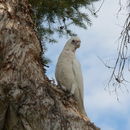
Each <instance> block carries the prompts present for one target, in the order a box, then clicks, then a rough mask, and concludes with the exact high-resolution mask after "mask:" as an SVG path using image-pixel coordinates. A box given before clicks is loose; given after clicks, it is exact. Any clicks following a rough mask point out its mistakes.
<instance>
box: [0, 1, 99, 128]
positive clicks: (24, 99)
mask: <svg viewBox="0 0 130 130" xmlns="http://www.w3.org/2000/svg"><path fill="white" fill-rule="evenodd" d="M41 53H42V48H41V46H40V43H39V40H38V37H37V35H36V31H35V25H34V24H33V21H32V19H31V17H30V5H29V4H28V1H27V0H0V130H98V128H97V127H96V126H95V125H94V124H93V123H91V122H89V121H87V120H86V119H85V117H83V116H82V115H81V114H80V113H79V112H78V109H77V107H76V106H77V105H76V101H75V99H74V98H73V97H69V98H68V97H67V94H66V93H65V92H64V91H62V90H60V89H59V88H58V87H57V86H55V84H53V83H52V82H51V81H50V80H48V78H47V77H46V76H45V73H44V69H43V65H42V62H41V58H40V57H41Z"/></svg>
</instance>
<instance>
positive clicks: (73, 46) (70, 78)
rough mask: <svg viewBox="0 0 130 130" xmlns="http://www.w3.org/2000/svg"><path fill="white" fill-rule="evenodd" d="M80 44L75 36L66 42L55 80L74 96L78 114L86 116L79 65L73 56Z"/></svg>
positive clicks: (59, 59) (57, 65) (57, 66)
mask: <svg viewBox="0 0 130 130" xmlns="http://www.w3.org/2000/svg"><path fill="white" fill-rule="evenodd" d="M80 44H81V40H80V38H79V37H77V36H73V37H71V38H70V39H69V40H68V41H67V42H66V44H65V46H64V48H63V50H62V52H61V54H60V56H59V58H58V62H57V64H56V69H55V78H56V81H57V83H58V85H59V86H60V87H62V88H64V89H65V90H66V91H69V93H70V94H72V95H74V97H75V99H76V100H77V104H78V109H79V111H80V113H81V114H82V115H85V116H87V114H86V112H85V109H84V103H83V89H84V88H83V76H82V71H81V65H80V63H79V61H78V60H77V58H76V55H75V52H76V50H77V49H78V48H79V47H80Z"/></svg>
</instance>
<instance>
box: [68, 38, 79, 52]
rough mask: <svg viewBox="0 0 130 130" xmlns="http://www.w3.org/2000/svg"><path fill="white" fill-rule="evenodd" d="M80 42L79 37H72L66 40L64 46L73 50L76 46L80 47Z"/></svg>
mask: <svg viewBox="0 0 130 130" xmlns="http://www.w3.org/2000/svg"><path fill="white" fill-rule="evenodd" d="M80 43H81V40H80V39H79V37H72V38H71V39H69V40H68V42H67V44H66V48H67V49H71V50H72V51H75V50H76V49H77V48H79V47H80Z"/></svg>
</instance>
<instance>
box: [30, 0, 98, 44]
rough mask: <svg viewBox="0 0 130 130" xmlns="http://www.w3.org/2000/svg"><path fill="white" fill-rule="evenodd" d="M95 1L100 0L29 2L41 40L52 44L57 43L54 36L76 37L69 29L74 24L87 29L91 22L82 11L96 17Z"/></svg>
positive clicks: (41, 0) (31, 0)
mask: <svg viewBox="0 0 130 130" xmlns="http://www.w3.org/2000/svg"><path fill="white" fill-rule="evenodd" d="M95 1H98V0H29V2H30V4H31V6H32V12H33V13H32V18H33V20H34V22H35V24H36V27H37V30H38V34H39V37H40V40H41V41H42V40H43V41H48V42H51V43H52V42H56V40H55V39H54V34H58V35H59V36H63V35H66V34H67V35H75V34H74V32H73V31H72V30H71V29H69V28H70V25H72V24H73V25H76V26H79V27H81V28H84V29H86V28H87V25H86V23H87V24H88V25H90V24H91V20H90V18H89V16H88V14H87V13H86V12H87V11H85V13H84V12H83V11H82V9H83V7H84V9H87V10H88V12H91V14H93V15H94V12H93V11H92V8H91V5H92V3H93V2H95Z"/></svg>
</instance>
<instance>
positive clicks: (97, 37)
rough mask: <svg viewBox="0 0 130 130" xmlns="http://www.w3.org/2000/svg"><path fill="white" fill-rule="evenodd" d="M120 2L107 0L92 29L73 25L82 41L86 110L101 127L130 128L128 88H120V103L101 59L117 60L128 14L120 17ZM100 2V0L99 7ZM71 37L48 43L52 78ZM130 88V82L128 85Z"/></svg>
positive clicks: (80, 54)
mask: <svg viewBox="0 0 130 130" xmlns="http://www.w3.org/2000/svg"><path fill="white" fill-rule="evenodd" d="M118 2H119V1H118V0H105V3H104V4H103V7H102V8H101V10H100V12H99V13H98V17H97V18H92V22H93V25H92V26H91V27H89V28H88V30H83V29H81V28H78V27H72V29H74V30H75V32H76V33H77V34H78V36H79V37H80V39H81V41H82V43H81V47H80V49H78V50H77V53H76V55H77V57H78V59H79V61H80V63H81V66H82V72H83V77H84V88H85V91H84V104H85V108H86V112H87V114H88V116H89V118H90V119H91V121H92V122H94V123H95V124H96V125H97V126H99V127H100V128H101V130H130V102H129V99H130V94H129V93H127V92H126V90H125V89H124V88H123V90H122V91H123V92H121V91H118V95H119V99H120V102H118V101H117V99H116V96H115V95H114V94H110V93H109V92H108V91H105V90H104V88H105V86H106V85H107V82H108V80H109V78H110V74H111V73H110V71H109V70H108V69H107V68H106V67H104V65H103V64H102V62H101V61H100V60H99V59H98V58H97V57H98V56H99V57H101V58H102V59H103V60H104V61H106V62H107V63H109V64H110V63H114V59H115V58H116V54H117V46H118V37H119V36H120V32H121V29H122V25H123V22H124V20H125V14H126V12H125V11H122V12H120V14H119V17H118V18H117V12H118V9H119V4H118ZM100 4H101V3H96V4H95V8H98V7H99V5H100ZM124 10H125V9H124ZM83 11H85V10H83ZM67 40H68V38H65V37H64V38H60V39H59V42H58V43H57V44H48V45H47V47H48V51H47V52H46V56H47V57H49V58H50V59H51V61H52V62H51V63H50V64H49V66H50V67H49V69H48V70H47V75H48V76H49V78H50V79H52V78H53V79H54V78H55V76H54V73H55V66H56V62H57V59H58V56H59V54H60V52H61V51H62V49H63V46H64V45H65V43H66V41H67ZM126 76H127V77H128V76H129V74H128V75H126ZM129 87H130V85H129V84H128V85H127V88H128V89H129Z"/></svg>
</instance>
